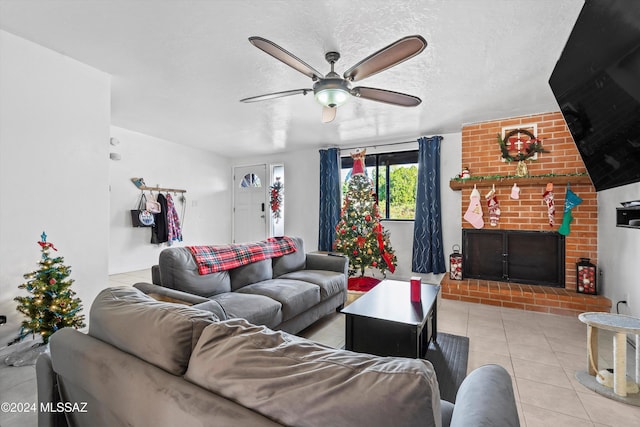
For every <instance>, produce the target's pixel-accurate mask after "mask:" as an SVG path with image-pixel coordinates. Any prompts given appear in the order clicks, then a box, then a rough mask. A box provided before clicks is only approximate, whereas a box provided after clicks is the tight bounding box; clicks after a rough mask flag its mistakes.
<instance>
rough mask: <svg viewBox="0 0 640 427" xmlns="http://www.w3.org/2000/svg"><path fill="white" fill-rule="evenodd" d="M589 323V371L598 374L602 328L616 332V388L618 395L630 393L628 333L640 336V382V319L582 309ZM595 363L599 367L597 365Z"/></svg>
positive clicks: (639, 376)
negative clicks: (628, 383) (586, 311)
mask: <svg viewBox="0 0 640 427" xmlns="http://www.w3.org/2000/svg"><path fill="white" fill-rule="evenodd" d="M578 319H580V321H581V322H582V323H586V324H587V347H588V363H589V366H588V372H589V375H594V376H595V375H597V374H598V372H597V364H598V329H605V330H608V331H613V332H615V333H616V334H615V336H614V337H613V360H614V368H613V369H614V374H613V375H614V376H613V391H614V393H615V394H617V395H618V396H626V395H627V334H634V335H635V336H636V372H635V381H636V383H638V384H640V319H638V318H636V317H631V316H626V315H624V314H613V313H597V312H589V313H582V314H580V315H579V316H578ZM594 367H595V369H594Z"/></svg>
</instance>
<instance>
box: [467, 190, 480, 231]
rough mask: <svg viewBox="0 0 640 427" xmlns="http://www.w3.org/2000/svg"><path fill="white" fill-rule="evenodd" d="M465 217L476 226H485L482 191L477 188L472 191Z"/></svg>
mask: <svg viewBox="0 0 640 427" xmlns="http://www.w3.org/2000/svg"><path fill="white" fill-rule="evenodd" d="M464 219H465V220H466V221H467V222H469V223H470V224H471V225H473V227H474V228H482V227H484V220H483V219H482V206H481V205H480V192H479V191H478V190H477V189H476V188H474V189H473V191H472V192H471V202H470V203H469V208H467V212H466V213H465V214H464Z"/></svg>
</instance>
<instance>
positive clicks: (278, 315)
mask: <svg viewBox="0 0 640 427" xmlns="http://www.w3.org/2000/svg"><path fill="white" fill-rule="evenodd" d="M214 301H215V302H216V303H218V304H220V306H222V308H223V309H224V312H225V313H226V316H227V318H228V319H235V318H242V319H245V320H247V321H248V322H250V323H254V324H256V325H265V326H268V327H270V328H273V327H275V326H276V325H279V324H280V323H282V304H280V303H279V302H278V301H276V300H273V299H271V298H269V297H265V296H263V295H252V294H244V293H240V292H228V293H226V294H220V295H216V296H214V297H212V302H214Z"/></svg>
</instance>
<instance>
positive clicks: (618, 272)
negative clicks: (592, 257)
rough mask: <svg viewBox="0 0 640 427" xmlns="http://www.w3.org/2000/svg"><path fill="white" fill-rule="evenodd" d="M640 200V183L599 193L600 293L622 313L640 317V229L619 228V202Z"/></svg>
mask: <svg viewBox="0 0 640 427" xmlns="http://www.w3.org/2000/svg"><path fill="white" fill-rule="evenodd" d="M638 199H640V183H635V184H629V185H625V186H623V187H617V188H612V189H610V190H604V191H600V192H598V264H599V265H598V269H599V270H600V272H601V273H602V275H601V276H600V279H602V280H600V283H599V285H598V286H599V288H600V290H599V291H598V292H600V293H602V294H604V295H605V296H606V297H607V298H609V299H610V300H611V301H612V302H613V307H612V311H613V312H614V313H615V310H616V303H617V302H618V301H622V300H626V301H627V304H626V307H625V305H623V304H620V313H624V314H630V315H633V316H636V317H640V275H639V274H638V253H640V230H635V229H631V228H623V227H616V208H618V207H621V205H620V202H628V201H630V200H638Z"/></svg>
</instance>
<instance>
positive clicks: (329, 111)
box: [322, 107, 338, 123]
mask: <svg viewBox="0 0 640 427" xmlns="http://www.w3.org/2000/svg"><path fill="white" fill-rule="evenodd" d="M337 111H338V108H337V107H322V123H329V122H332V121H333V119H335V118H336V112H337Z"/></svg>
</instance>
